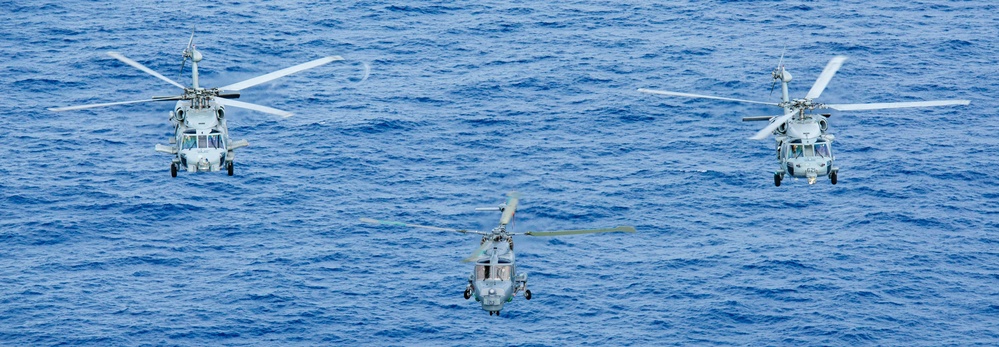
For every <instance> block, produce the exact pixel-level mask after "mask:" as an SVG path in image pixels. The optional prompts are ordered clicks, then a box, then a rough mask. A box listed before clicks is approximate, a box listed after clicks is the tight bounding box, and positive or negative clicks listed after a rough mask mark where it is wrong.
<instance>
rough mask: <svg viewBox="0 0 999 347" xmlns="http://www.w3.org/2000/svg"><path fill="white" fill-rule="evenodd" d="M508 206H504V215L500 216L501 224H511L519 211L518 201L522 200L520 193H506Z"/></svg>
mask: <svg viewBox="0 0 999 347" xmlns="http://www.w3.org/2000/svg"><path fill="white" fill-rule="evenodd" d="M506 196H507V200H506V206H505V207H503V215H502V216H501V217H500V225H507V224H510V221H511V220H513V215H514V214H516V213H517V203H518V202H519V201H520V193H517V192H509V193H507V194H506Z"/></svg>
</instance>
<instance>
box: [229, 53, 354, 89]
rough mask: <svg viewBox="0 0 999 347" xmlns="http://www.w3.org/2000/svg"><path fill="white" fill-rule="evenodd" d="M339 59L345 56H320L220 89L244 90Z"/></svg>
mask: <svg viewBox="0 0 999 347" xmlns="http://www.w3.org/2000/svg"><path fill="white" fill-rule="evenodd" d="M337 60H343V58H341V57H340V56H337V55H334V56H329V57H325V58H319V59H316V60H313V61H310V62H308V63H303V64H298V65H295V66H292V67H289V68H287V69H282V70H278V71H274V72H271V73H269V74H266V75H262V76H257V77H254V78H251V79H248V80H245V81H242V82H236V83H233V84H230V85H227V86H225V87H221V88H219V89H221V90H242V89H246V88H249V87H253V86H255V85H258V84H261V83H266V82H269V81H272V80H275V79H278V78H281V77H284V76H288V75H291V74H293V73H296V72H299V71H302V70H308V69H311V68H314V67H317V66H322V65H325V64H329V63H332V62H334V61H337Z"/></svg>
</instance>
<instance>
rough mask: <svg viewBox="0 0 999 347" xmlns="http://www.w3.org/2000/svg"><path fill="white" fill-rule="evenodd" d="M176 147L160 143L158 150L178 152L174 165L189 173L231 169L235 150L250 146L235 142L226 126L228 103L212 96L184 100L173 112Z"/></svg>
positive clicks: (173, 140)
mask: <svg viewBox="0 0 999 347" xmlns="http://www.w3.org/2000/svg"><path fill="white" fill-rule="evenodd" d="M170 121H171V123H173V125H174V138H172V139H171V141H170V142H171V143H172V144H174V146H163V145H158V146H157V147H156V149H157V151H160V152H164V153H169V154H173V155H174V159H173V162H172V163H171V165H173V166H175V167H176V168H177V169H180V170H185V171H187V172H214V171H219V170H222V169H223V168H229V167H231V166H232V161H233V159H234V158H235V152H234V150H235V149H236V148H239V147H243V146H246V145H248V143H247V142H246V140H242V141H235V142H234V141H232V140H231V139H230V138H229V128H228V126H227V125H226V119H225V106H223V105H220V104H218V103H217V102H215V100H211V99H197V98H196V99H193V100H181V101H178V102H177V105H176V107H175V108H174V111H173V112H171V113H170Z"/></svg>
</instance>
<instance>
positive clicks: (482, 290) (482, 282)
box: [465, 236, 527, 314]
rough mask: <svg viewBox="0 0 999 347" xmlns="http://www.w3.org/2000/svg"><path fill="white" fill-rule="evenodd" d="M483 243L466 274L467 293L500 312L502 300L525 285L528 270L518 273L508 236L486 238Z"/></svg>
mask: <svg viewBox="0 0 999 347" xmlns="http://www.w3.org/2000/svg"><path fill="white" fill-rule="evenodd" d="M488 237H489V236H487V238H488ZM483 243H484V247H483V248H482V252H481V253H480V254H479V256H478V258H477V259H476V260H475V267H474V268H473V269H472V274H471V275H470V276H469V277H468V287H466V289H465V290H466V295H467V294H468V293H471V294H472V295H473V296H474V297H475V301H478V302H480V303H481V304H482V309H483V310H486V311H489V313H490V314H492V313H494V312H495V313H496V314H499V312H500V310H502V309H503V305H504V304H506V303H507V302H511V301H513V297H514V296H516V294H517V293H518V292H521V291H525V290H526V289H527V273H520V274H518V273H517V271H516V263H515V262H514V253H513V249H512V248H511V245H512V243H511V242H509V237H498V238H496V239H486V240H484V241H483ZM487 243H488V244H487Z"/></svg>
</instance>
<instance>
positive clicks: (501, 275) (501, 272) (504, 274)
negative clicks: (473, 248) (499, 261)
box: [475, 265, 510, 281]
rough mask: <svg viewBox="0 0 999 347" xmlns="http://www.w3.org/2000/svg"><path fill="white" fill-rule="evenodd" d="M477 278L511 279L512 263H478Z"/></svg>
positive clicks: (476, 268)
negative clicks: (492, 264)
mask: <svg viewBox="0 0 999 347" xmlns="http://www.w3.org/2000/svg"><path fill="white" fill-rule="evenodd" d="M475 279H477V280H480V281H481V280H487V279H488V280H504V281H509V280H510V265H495V266H490V265H476V266H475Z"/></svg>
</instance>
